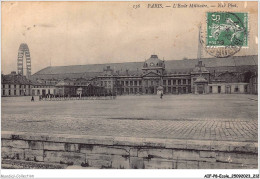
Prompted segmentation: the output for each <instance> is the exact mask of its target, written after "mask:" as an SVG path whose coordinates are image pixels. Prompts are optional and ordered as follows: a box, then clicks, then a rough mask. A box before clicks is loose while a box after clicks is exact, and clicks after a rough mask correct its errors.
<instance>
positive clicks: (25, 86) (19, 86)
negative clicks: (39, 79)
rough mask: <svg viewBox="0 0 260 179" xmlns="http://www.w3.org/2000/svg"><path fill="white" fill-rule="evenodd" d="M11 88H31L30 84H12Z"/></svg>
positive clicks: (6, 86) (8, 86)
mask: <svg viewBox="0 0 260 179" xmlns="http://www.w3.org/2000/svg"><path fill="white" fill-rule="evenodd" d="M11 87H12V85H3V88H9V89H10V88H11ZM13 88H31V86H30V85H13Z"/></svg>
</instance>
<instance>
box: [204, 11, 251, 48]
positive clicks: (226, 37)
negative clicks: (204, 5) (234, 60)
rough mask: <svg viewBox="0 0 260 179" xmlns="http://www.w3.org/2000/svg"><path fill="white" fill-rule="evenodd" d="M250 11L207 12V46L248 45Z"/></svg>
mask: <svg viewBox="0 0 260 179" xmlns="http://www.w3.org/2000/svg"><path fill="white" fill-rule="evenodd" d="M247 35H248V13H242V12H207V46H215V47H227V46H240V47H247V46H248V36H247Z"/></svg>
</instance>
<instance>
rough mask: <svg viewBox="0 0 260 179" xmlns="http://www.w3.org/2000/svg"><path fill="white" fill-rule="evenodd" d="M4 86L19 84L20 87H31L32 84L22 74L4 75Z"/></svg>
mask: <svg viewBox="0 0 260 179" xmlns="http://www.w3.org/2000/svg"><path fill="white" fill-rule="evenodd" d="M1 80H2V84H15V85H16V84H18V85H20V84H21V85H29V84H32V82H31V81H30V80H28V79H27V78H26V77H25V76H22V75H20V74H9V75H2V79H1Z"/></svg>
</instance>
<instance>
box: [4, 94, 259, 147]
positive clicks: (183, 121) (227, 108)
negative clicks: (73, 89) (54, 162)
mask: <svg viewBox="0 0 260 179" xmlns="http://www.w3.org/2000/svg"><path fill="white" fill-rule="evenodd" d="M257 97H258V96H256V95H243V94H241V95H233V94H231V95H230V94H229V95H225V94H222V95H193V94H187V95H165V96H164V97H163V99H162V100H161V99H160V98H159V96H155V95H154V96H145V95H144V96H118V97H117V99H115V100H71V101H38V100H36V101H35V102H31V101H30V99H31V97H16V98H2V131H25V132H37V133H49V134H51V133H55V134H59V133H60V134H64V133H67V134H77V135H94V136H132V137H148V138H170V139H194V140H218V141H247V142H257V139H258V123H257Z"/></svg>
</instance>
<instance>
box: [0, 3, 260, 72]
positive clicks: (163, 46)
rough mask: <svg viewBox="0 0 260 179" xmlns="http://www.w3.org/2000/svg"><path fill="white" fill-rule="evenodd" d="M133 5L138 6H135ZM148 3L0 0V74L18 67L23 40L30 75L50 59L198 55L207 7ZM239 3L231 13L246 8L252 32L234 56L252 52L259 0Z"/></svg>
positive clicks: (86, 60)
mask: <svg viewBox="0 0 260 179" xmlns="http://www.w3.org/2000/svg"><path fill="white" fill-rule="evenodd" d="M160 3H162V2H160ZM166 3H167V2H166ZM183 3H184V2H183ZM135 4H141V8H139V9H134V8H133V5H135ZM147 4H148V2H144V3H139V2H2V56H1V57H2V59H1V60H2V63H1V64H2V68H1V69H2V71H3V73H4V74H7V73H10V72H11V71H16V70H17V54H18V48H19V45H20V44H21V43H27V44H28V46H29V49H30V53H31V59H32V73H35V72H37V71H39V70H40V69H42V68H45V67H47V66H50V62H51V65H52V66H63V65H83V64H93V63H108V62H128V61H144V60H145V59H146V58H149V57H150V55H151V54H154V53H155V54H158V56H159V58H161V59H162V58H164V59H165V60H181V59H183V58H184V57H186V58H196V57H197V49H198V26H199V24H200V23H201V22H203V21H204V22H205V13H206V11H208V10H209V9H206V8H205V9H201V8H198V9H173V8H163V9H148V8H147ZM172 4H173V2H170V3H169V2H168V3H167V5H172ZM204 4H205V2H204ZM215 4H216V3H215ZM238 5H239V6H238V8H236V9H234V10H235V11H240V12H249V19H250V24H249V27H250V33H249V48H247V49H243V50H241V51H240V52H239V53H238V54H237V55H256V54H258V53H257V2H251V3H250V2H247V3H246V4H245V3H244V2H240V3H239V4H238ZM221 10H225V9H221ZM226 10H230V9H226ZM205 53H206V52H205ZM205 53H204V56H205V57H208V56H207V55H206V54H205Z"/></svg>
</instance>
